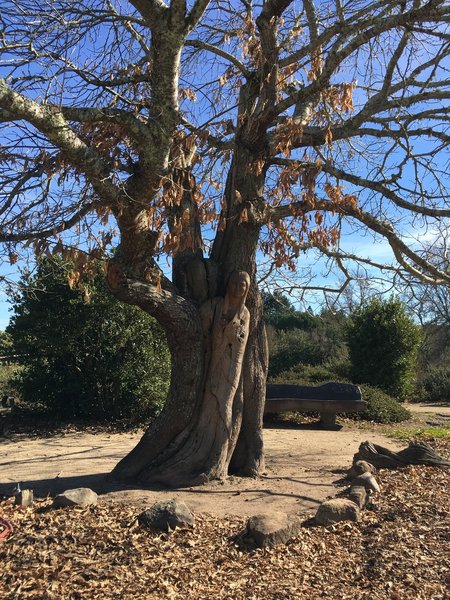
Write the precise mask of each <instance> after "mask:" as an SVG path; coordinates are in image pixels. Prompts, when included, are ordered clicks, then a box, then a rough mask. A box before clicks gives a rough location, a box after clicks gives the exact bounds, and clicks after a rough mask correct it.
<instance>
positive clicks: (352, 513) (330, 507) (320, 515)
mask: <svg viewBox="0 0 450 600" xmlns="http://www.w3.org/2000/svg"><path fill="white" fill-rule="evenodd" d="M359 516H360V512H359V506H357V505H356V504H355V503H354V502H352V501H351V500H348V499H347V498H333V499H332V500H325V502H322V504H321V505H320V506H319V508H318V510H317V513H316V516H315V521H316V523H317V524H318V525H325V526H328V525H333V524H334V523H339V521H354V522H356V521H359Z"/></svg>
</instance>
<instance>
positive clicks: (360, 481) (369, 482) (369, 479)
mask: <svg viewBox="0 0 450 600" xmlns="http://www.w3.org/2000/svg"><path fill="white" fill-rule="evenodd" d="M353 486H364V487H365V488H366V490H367V491H369V492H377V493H379V492H380V491H381V490H380V486H379V485H378V481H377V480H376V479H375V477H374V476H373V475H372V473H369V472H366V473H361V475H358V477H355V479H354V480H353V481H352V487H353Z"/></svg>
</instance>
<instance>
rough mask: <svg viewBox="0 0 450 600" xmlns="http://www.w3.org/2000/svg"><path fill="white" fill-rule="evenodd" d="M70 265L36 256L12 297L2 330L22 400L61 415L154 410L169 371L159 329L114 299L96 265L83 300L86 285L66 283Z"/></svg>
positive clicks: (114, 415) (106, 416)
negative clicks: (15, 358) (16, 362)
mask: <svg viewBox="0 0 450 600" xmlns="http://www.w3.org/2000/svg"><path fill="white" fill-rule="evenodd" d="M71 268H73V265H71V264H70V263H67V262H63V261H61V260H55V259H45V260H41V261H40V263H39V265H38V269H37V273H36V274H35V275H33V276H30V275H29V276H27V277H25V279H24V281H23V282H22V284H23V287H22V290H23V291H22V293H21V294H20V296H19V297H18V298H16V301H15V304H14V315H13V317H12V320H11V324H10V326H9V327H8V332H9V333H10V334H11V336H12V339H13V342H14V347H15V352H16V354H18V355H20V356H21V357H22V358H21V361H22V364H23V366H24V369H23V372H22V374H21V377H20V379H19V386H20V391H21V394H22V397H23V399H24V400H25V401H27V402H30V403H33V404H35V405H40V406H44V407H45V408H47V409H48V410H49V411H50V412H51V413H52V415H54V416H55V417H62V418H95V419H103V420H111V419H120V418H139V417H142V416H147V417H148V416H152V415H154V414H156V413H157V412H158V411H159V410H160V408H161V406H162V404H163V402H164V398H165V395H166V391H167V387H168V379H169V372H170V359H169V352H168V349H167V345H166V343H165V338H164V334H163V332H162V331H161V329H160V328H159V326H158V325H157V323H156V322H155V321H154V320H153V319H152V318H151V317H149V316H148V315H147V314H146V313H144V312H143V311H142V310H140V309H138V308H137V307H133V306H128V305H126V304H122V303H120V302H118V301H117V300H115V299H114V298H113V297H112V296H111V294H110V293H109V292H108V290H107V289H106V285H105V283H104V276H103V274H102V273H101V272H100V269H98V271H97V272H96V273H95V276H94V278H93V280H92V281H91V282H90V283H89V294H90V295H91V299H90V301H89V302H86V290H85V291H84V292H83V291H81V290H80V289H71V288H70V287H69V286H68V284H67V275H68V273H69V272H70V269H71ZM83 296H84V298H83Z"/></svg>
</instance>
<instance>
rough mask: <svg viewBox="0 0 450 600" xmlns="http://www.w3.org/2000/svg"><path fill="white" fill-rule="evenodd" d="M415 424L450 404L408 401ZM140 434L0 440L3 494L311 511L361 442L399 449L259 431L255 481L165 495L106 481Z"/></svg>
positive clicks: (305, 430)
mask: <svg viewBox="0 0 450 600" xmlns="http://www.w3.org/2000/svg"><path fill="white" fill-rule="evenodd" d="M408 408H410V410H412V411H413V412H414V420H413V423H411V422H408V423H406V424H405V426H406V427H408V426H412V425H413V424H415V425H418V424H419V425H420V424H422V425H425V424H426V423H430V422H431V423H434V422H436V421H440V422H448V420H450V406H448V405H447V406H432V405H420V404H413V405H410V406H408ZM140 435H141V434H140V433H116V434H108V433H97V434H93V433H88V432H77V433H66V434H62V435H57V436H54V437H50V438H31V439H30V438H28V437H26V436H23V435H16V436H13V438H12V439H9V440H4V439H3V440H0V494H1V493H5V492H6V491H7V490H8V489H11V487H12V485H13V484H15V483H16V482H18V481H19V482H21V484H22V487H30V488H32V489H34V490H35V493H39V494H47V493H52V494H54V493H58V492H60V491H63V490H65V489H68V488H74V487H81V486H88V487H91V488H92V489H95V490H96V491H98V492H100V493H102V494H104V497H103V500H104V501H108V502H109V501H114V500H121V501H126V502H130V503H133V504H137V505H139V506H148V505H149V504H151V503H152V502H154V501H156V500H158V499H162V498H171V497H176V498H180V499H183V500H184V501H185V502H187V503H188V505H189V506H191V508H192V509H193V510H194V511H196V512H204V513H210V514H215V515H218V516H224V515H227V514H228V515H244V516H245V515H250V514H255V513H257V512H261V511H264V510H268V509H273V510H283V511H285V512H290V513H303V514H307V513H311V512H313V511H314V509H315V508H316V507H317V506H318V505H319V504H320V503H321V502H322V500H324V499H325V498H326V497H327V496H330V495H335V494H336V491H337V489H336V481H338V480H339V479H341V478H342V475H343V470H344V469H348V468H349V466H350V465H351V462H352V458H353V455H354V453H355V452H356V451H357V449H358V447H359V444H360V443H361V442H363V441H365V440H370V441H372V442H375V443H378V444H380V445H382V446H386V447H388V448H391V449H393V450H396V449H399V448H401V447H404V444H399V443H397V442H395V441H394V440H392V439H389V438H387V437H385V436H384V435H382V434H381V433H380V432H377V431H371V430H367V429H357V428H356V427H355V426H352V425H351V424H346V425H344V427H343V428H342V429H341V430H340V431H325V430H321V429H318V428H316V427H314V426H307V425H302V426H297V427H295V426H289V427H283V426H282V425H276V426H275V425H272V426H269V427H266V429H265V430H264V438H265V445H266V456H267V465H266V472H265V474H264V476H263V477H261V478H259V479H248V478H237V477H231V478H229V479H228V480H227V481H218V482H213V483H210V484H209V485H205V486H202V487H196V488H183V489H176V490H167V489H161V488H159V489H158V488H153V489H146V490H142V489H136V488H133V487H126V486H117V485H113V484H110V483H107V482H105V477H104V476H105V474H106V473H108V472H109V471H110V470H111V469H112V467H113V466H114V465H115V464H116V463H117V461H118V460H119V459H120V458H121V457H122V456H124V455H125V454H126V453H127V452H128V451H129V450H130V449H131V448H132V447H133V446H134V445H135V444H136V442H137V440H138V439H139V437H140Z"/></svg>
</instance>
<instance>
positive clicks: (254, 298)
mask: <svg viewBox="0 0 450 600" xmlns="http://www.w3.org/2000/svg"><path fill="white" fill-rule="evenodd" d="M244 154H245V153H244ZM249 160H250V159H249V158H248V156H247V155H246V154H245V156H241V157H239V156H238V157H237V158H235V159H234V160H233V165H232V168H231V169H230V173H229V176H228V179H227V186H226V190H225V197H226V202H225V205H226V206H227V207H228V209H227V210H228V211H229V212H228V213H227V214H224V218H225V219H226V221H227V225H226V227H225V229H224V231H222V232H219V233H218V235H217V237H216V241H215V243H214V247H213V249H212V253H211V258H210V259H209V260H205V259H203V258H202V255H201V251H200V249H199V248H196V249H193V250H191V251H189V250H181V251H179V252H178V253H176V255H175V257H174V278H173V281H174V282H175V284H176V286H177V287H176V288H175V287H174V286H171V285H170V284H168V283H167V282H163V286H162V289H159V290H158V286H157V285H156V286H155V285H154V283H155V280H154V276H153V274H152V273H153V271H152V270H151V269H150V268H149V267H148V266H147V267H146V268H145V269H133V270H132V271H131V275H127V274H126V273H127V268H126V267H127V266H128V265H129V264H130V262H131V263H132V262H133V261H130V260H123V257H121V256H120V254H119V255H118V257H117V259H116V261H115V263H114V264H112V265H111V268H110V272H109V274H108V281H109V284H110V287H111V289H112V291H113V293H114V294H115V295H116V296H117V297H118V298H120V299H122V300H124V301H125V302H128V303H132V304H137V305H138V306H140V307H141V308H143V309H144V310H146V311H147V312H149V314H151V315H153V316H154V317H156V319H157V320H158V321H159V323H160V324H161V325H162V326H163V328H164V329H165V332H166V336H167V340H168V344H169V348H170V351H171V354H172V373H171V386H170V391H169V395H168V399H167V401H166V405H165V408H164V409H163V412H162V414H161V415H160V417H159V418H158V419H157V420H156V422H155V423H153V424H152V425H151V426H150V427H149V429H148V430H147V431H146V433H145V434H144V436H143V438H142V439H141V441H140V442H139V444H138V445H137V446H136V448H135V449H134V450H133V451H132V452H130V454H129V455H128V456H126V457H125V458H124V459H123V460H122V461H121V462H120V463H119V464H118V465H117V466H116V467H115V469H114V470H113V472H112V476H113V478H115V479H119V480H125V481H127V480H128V481H134V482H139V483H142V484H150V483H162V484H166V485H169V486H182V485H195V484H199V483H202V482H204V481H207V480H209V479H217V478H223V477H226V476H227V474H228V472H229V470H230V471H232V472H233V473H238V474H240V475H249V476H256V475H258V474H259V473H260V472H261V471H262V470H263V468H264V454H263V439H262V417H263V412H264V401H265V383H266V372H267V361H268V356H267V355H268V353H267V343H266V337H265V330H264V324H263V321H262V303H261V299H260V296H259V293H258V289H257V284H256V249H257V245H258V237H259V227H258V226H257V225H256V224H254V223H251V222H250V221H246V220H243V219H241V218H239V215H240V213H241V211H242V209H243V206H244V204H243V203H242V204H241V203H238V204H236V198H238V197H241V198H243V199H244V200H245V198H246V197H249V198H251V199H254V198H255V195H257V194H258V193H259V191H260V187H261V181H260V177H258V178H256V179H255V178H252V177H249V176H248V174H247V170H246V168H245V163H248V161H249ZM184 187H185V188H187V189H189V186H184ZM238 188H239V189H240V192H239V194H236V190H237V189H238ZM187 207H189V209H190V210H191V214H192V213H193V207H192V203H191V201H190V200H189V197H186V198H185V197H184V196H183V198H182V199H181V204H180V205H179V206H176V207H174V208H173V209H172V213H171V214H170V215H169V216H170V218H172V219H175V218H179V216H180V215H178V213H180V214H181V213H182V212H183V211H185V210H186V208H187ZM121 229H122V228H121ZM129 230H130V228H128V231H129ZM122 231H127V228H126V227H124V228H123V229H122ZM191 237H192V238H195V230H194V229H193V230H192V232H191ZM133 241H134V244H135V241H136V237H135V235H134V237H133ZM124 247H125V246H124ZM133 248H135V246H133ZM133 248H132V249H131V251H135V250H133ZM143 248H145V246H144V243H143ZM115 269H118V270H119V271H120V270H121V269H122V270H123V273H124V276H121V274H120V273H119V276H116V275H117V274H114V271H115ZM138 271H141V272H144V273H145V274H146V277H147V281H149V284H151V285H146V284H145V282H143V281H142V277H139V279H138V280H135V279H134V276H135V274H136V272H138ZM128 272H130V270H129V269H128ZM244 288H245V289H244ZM247 293H248V297H247ZM246 297H247V302H246V303H245V299H246ZM245 304H246V306H245Z"/></svg>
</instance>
